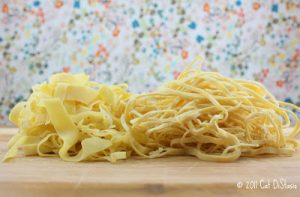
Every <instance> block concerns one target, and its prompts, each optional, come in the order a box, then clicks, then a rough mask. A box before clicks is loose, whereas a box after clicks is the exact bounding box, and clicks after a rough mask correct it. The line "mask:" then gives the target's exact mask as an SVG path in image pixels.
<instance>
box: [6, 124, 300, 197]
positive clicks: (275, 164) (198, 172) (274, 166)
mask: <svg viewBox="0 0 300 197" xmlns="http://www.w3.org/2000/svg"><path fill="white" fill-rule="evenodd" d="M15 132H16V129H8V128H1V129H0V152H1V154H0V158H2V157H3V155H4V153H5V151H6V143H7V141H8V139H9V138H10V137H11V136H12V134H13V133H15ZM284 182H286V184H285V186H283V185H284ZM269 183H270V184H269ZM279 186H280V187H279ZM295 186H296V187H297V188H296V189H295ZM239 187H240V188H239ZM286 187H289V188H286ZM95 195H96V196H123V195H124V196H187V197H190V196H229V195H233V196H253V195H259V196H265V195H274V196H282V195H287V196H300V151H298V153H297V154H296V155H294V156H293V157H270V156H268V157H266V156H264V157H259V158H242V159H240V160H238V161H236V162H232V163H214V162H205V161H200V160H199V159H197V158H194V157H188V156H186V157H169V158H159V159H150V160H149V159H138V158H131V159H128V160H126V161H121V162H118V163H115V164H111V163H109V162H85V163H70V162H64V161H61V160H59V159H58V158H40V157H26V158H18V159H14V160H12V161H10V162H7V163H1V164H0V196H39V197H40V196H55V197H59V196H63V197H66V196H95Z"/></svg>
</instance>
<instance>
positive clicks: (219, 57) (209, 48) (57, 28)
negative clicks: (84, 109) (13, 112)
mask: <svg viewBox="0 0 300 197" xmlns="http://www.w3.org/2000/svg"><path fill="white" fill-rule="evenodd" d="M299 40H300V2H299V0H294V1H293V0H277V1H275V0H257V1H256V0H255V1H250V0H247V1H246V0H232V1H224V0H211V1H204V0H199V1H192V0H185V1H184V0H181V1H179V0H178V1H175V0H164V1H159V0H156V1H154V0H152V1H151V0H139V1H138V0H127V1H125V0H89V1H83V0H81V1H80V0H69V1H67V0H51V1H46V0H45V1H42V0H28V1H22V0H1V1H0V124H9V122H8V120H7V115H8V113H9V111H10V109H11V108H12V107H13V106H14V105H15V103H16V102H18V101H20V100H24V99H26V98H27V97H28V96H29V94H30V91H31V86H32V85H33V84H35V83H39V82H41V81H44V80H46V79H47V78H48V77H49V76H50V75H51V74H53V73H56V72H72V73H78V72H85V73H87V74H89V75H90V76H91V78H92V79H93V80H96V81H98V82H103V83H108V84H114V83H119V82H126V83H128V84H129V87H130V90H131V91H134V92H142V91H150V90H153V89H155V88H156V87H157V86H158V85H159V84H161V83H163V82H165V81H168V80H171V79H173V78H176V76H177V75H178V74H179V73H180V71H181V70H182V69H183V68H184V66H186V65H187V64H188V63H189V62H191V60H193V59H194V58H195V57H197V56H199V55H202V56H203V57H204V58H205V64H204V67H203V69H204V70H213V71H218V72H220V73H222V74H224V75H226V76H230V77H234V78H246V79H252V80H256V81H260V82H262V83H263V84H264V85H265V86H266V87H267V88H268V89H269V90H270V91H271V92H272V93H273V94H274V95H275V96H276V97H277V98H278V99H281V100H285V101H288V102H292V103H296V104H298V105H300V91H299V85H300V66H299V62H300V42H299Z"/></svg>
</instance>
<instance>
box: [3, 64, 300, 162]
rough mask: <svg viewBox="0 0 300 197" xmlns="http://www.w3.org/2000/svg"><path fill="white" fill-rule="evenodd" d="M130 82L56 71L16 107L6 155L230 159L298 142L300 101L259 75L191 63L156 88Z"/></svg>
mask: <svg viewBox="0 0 300 197" xmlns="http://www.w3.org/2000/svg"><path fill="white" fill-rule="evenodd" d="M126 89H127V86H126V84H119V85H114V86H106V85H103V84H98V83H95V82H92V81H90V80H89V77H88V76H86V75H84V74H75V75H72V74H66V73H60V74H56V75H53V76H52V77H51V78H50V80H49V82H48V83H42V84H39V85H37V86H35V87H33V93H32V95H31V96H30V97H29V99H28V101H26V102H20V103H18V104H17V105H16V106H15V107H14V108H13V110H12V111H11V114H10V117H9V118H10V120H11V121H12V122H13V123H14V124H15V125H17V126H18V127H19V132H18V133H17V134H16V135H15V136H14V137H13V138H12V139H11V140H10V141H9V143H8V148H9V150H8V152H7V154H6V156H5V157H4V159H3V160H8V159H10V158H14V157H17V156H18V155H20V154H19V150H22V152H23V154H25V155H39V156H46V157H49V156H58V157H60V158H61V159H62V160H64V161H97V160H108V161H111V162H115V161H117V160H120V159H126V158H128V157H130V156H132V155H139V156H141V157H144V158H157V157H163V156H168V155H193V156H196V157H198V158H199V159H201V160H206V161H223V162H224V161H234V160H236V159H238V158H239V157H241V156H248V157H253V156H257V155H263V154H274V155H292V154H293V153H294V152H295V151H296V149H297V147H298V146H299V144H298V142H297V139H296V137H297V136H298V135H299V133H300V127H299V119H298V117H297V115H296V114H295V113H294V112H293V111H292V110H290V109H296V110H299V107H297V106H295V105H293V104H290V103H285V102H280V101H278V100H276V99H275V98H274V97H273V96H272V94H270V93H269V92H268V91H267V90H266V89H265V87H263V86H262V85H261V84H259V83H257V82H253V81H246V80H237V79H231V78H227V77H224V76H222V75H221V74H218V73H215V72H202V71H200V70H195V69H185V70H184V71H183V72H182V73H181V74H180V75H179V77H178V78H177V79H176V80H173V81H170V82H167V83H165V84H163V85H162V86H161V87H159V89H158V90H157V91H154V92H151V93H144V94H132V93H129V92H127V91H126ZM288 108H289V109H288ZM291 119H293V120H292V121H291ZM292 122H293V125H292Z"/></svg>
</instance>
